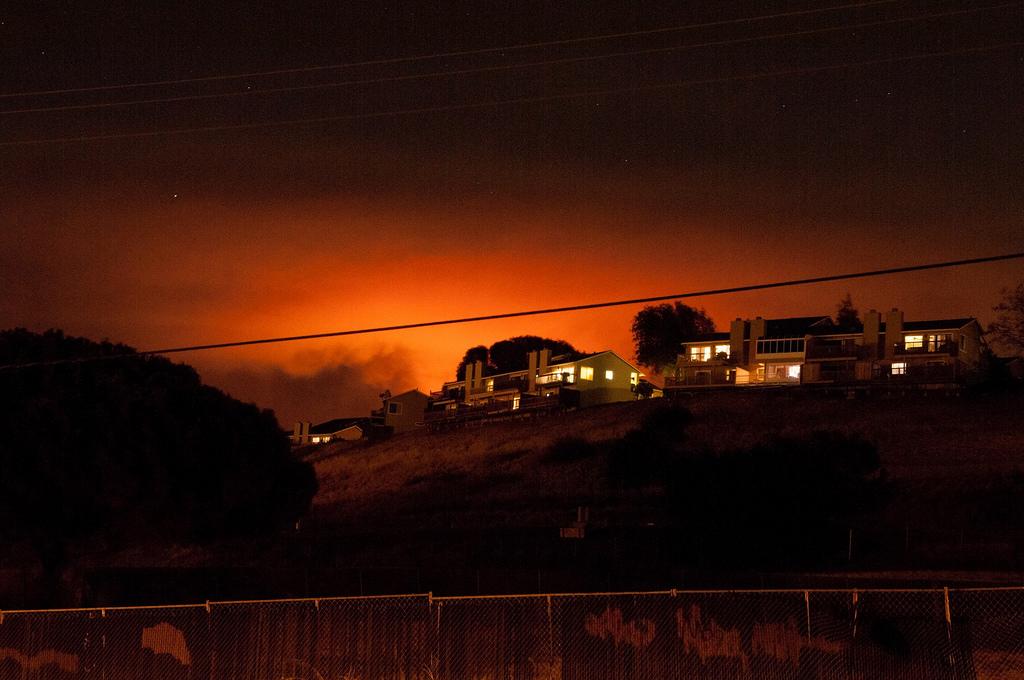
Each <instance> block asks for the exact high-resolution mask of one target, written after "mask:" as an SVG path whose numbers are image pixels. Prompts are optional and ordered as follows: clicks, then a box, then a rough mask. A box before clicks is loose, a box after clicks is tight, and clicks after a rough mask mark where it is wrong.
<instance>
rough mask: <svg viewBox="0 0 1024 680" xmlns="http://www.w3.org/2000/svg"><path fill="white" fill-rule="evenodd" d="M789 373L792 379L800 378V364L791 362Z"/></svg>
mask: <svg viewBox="0 0 1024 680" xmlns="http://www.w3.org/2000/svg"><path fill="white" fill-rule="evenodd" d="M786 373H787V375H788V377H789V378H791V379H796V380H799V379H800V364H791V365H790V366H789V369H788V370H787V372H786Z"/></svg>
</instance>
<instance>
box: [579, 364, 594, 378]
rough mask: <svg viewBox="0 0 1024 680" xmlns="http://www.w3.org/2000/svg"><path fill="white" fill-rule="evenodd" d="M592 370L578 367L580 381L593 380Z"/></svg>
mask: <svg viewBox="0 0 1024 680" xmlns="http://www.w3.org/2000/svg"><path fill="white" fill-rule="evenodd" d="M593 379H594V368H593V367H592V366H580V380H593Z"/></svg>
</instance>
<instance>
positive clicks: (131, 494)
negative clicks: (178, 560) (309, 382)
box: [0, 329, 316, 566]
mask: <svg viewBox="0 0 1024 680" xmlns="http://www.w3.org/2000/svg"><path fill="white" fill-rule="evenodd" d="M133 353H134V350H132V349H131V348H130V347H126V346H123V345H113V344H110V343H95V342H91V341H89V340H86V339H83V338H73V337H67V336H65V335H64V334H63V333H61V332H60V331H48V332H46V333H44V334H42V335H39V334H35V333H30V332H28V331H26V330H23V329H16V330H9V331H4V332H0V364H26V363H33V362H44V363H42V364H40V365H35V366H28V367H23V368H9V369H6V370H0V469H2V470H3V474H2V475H0V536H2V537H3V538H4V539H7V540H22V541H26V542H28V543H30V544H31V545H33V546H34V547H35V548H36V549H37V551H38V552H39V554H40V557H41V558H42V559H43V561H44V563H47V562H48V563H50V564H51V566H53V565H54V564H56V563H59V562H60V561H62V560H63V559H66V558H67V556H68V555H67V548H68V547H69V546H70V545H71V544H72V543H73V542H74V541H77V540H82V539H92V540H96V539H99V540H100V541H101V543H102V544H103V545H106V546H107V547H109V548H114V549H116V548H119V547H124V546H128V545H132V544H135V543H138V542H150V541H156V542H172V541H204V540H213V539H217V538H222V537H228V536H239V535H251V534H257V533H261V532H266V531H270V530H273V529H275V528H277V527H281V526H287V525H289V524H291V523H293V522H294V521H296V520H297V519H298V518H299V517H301V516H302V515H303V514H304V513H305V512H306V511H307V510H308V508H309V505H310V502H311V500H312V497H313V494H314V493H315V491H316V477H315V475H314V473H313V469H312V467H311V466H310V465H308V464H306V463H302V462H299V461H298V460H296V459H295V458H294V457H293V456H292V455H291V451H290V446H289V443H288V438H287V436H286V435H285V433H284V432H283V431H282V430H281V428H280V426H279V425H278V423H277V420H276V419H275V418H274V414H273V413H272V412H271V411H266V410H260V409H259V408H257V407H256V406H254V405H252V404H245V403H242V402H240V401H237V400H235V399H232V398H231V397H229V396H228V395H226V394H224V393H223V392H221V391H220V390H217V389H215V388H213V387H209V386H207V385H203V384H202V383H201V382H200V379H199V376H198V375H197V374H196V372H195V370H193V369H192V368H191V367H189V366H187V365H184V364H175V363H172V362H170V361H168V360H167V359H164V358H162V357H154V356H127V357H123V358H107V359H102V358H100V357H110V356H111V355H125V354H127V355H131V354H133ZM82 358H87V359H92V360H89V361H82V362H72V363H62V364H46V363H45V362H48V361H52V360H57V359H82Z"/></svg>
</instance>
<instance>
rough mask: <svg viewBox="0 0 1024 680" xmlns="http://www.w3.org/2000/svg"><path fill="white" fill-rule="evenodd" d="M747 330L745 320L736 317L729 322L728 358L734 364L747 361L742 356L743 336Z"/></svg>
mask: <svg viewBox="0 0 1024 680" xmlns="http://www.w3.org/2000/svg"><path fill="white" fill-rule="evenodd" d="M746 330H747V322H746V321H744V320H743V319H736V320H734V321H733V322H732V323H730V324H729V358H730V359H731V360H732V362H733V363H734V364H745V363H747V360H746V357H744V356H743V336H744V334H745V332H746Z"/></svg>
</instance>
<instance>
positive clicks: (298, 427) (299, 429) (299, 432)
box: [292, 422, 313, 445]
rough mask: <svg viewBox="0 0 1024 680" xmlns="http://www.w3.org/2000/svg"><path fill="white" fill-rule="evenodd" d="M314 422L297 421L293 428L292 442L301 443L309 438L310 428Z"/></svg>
mask: <svg viewBox="0 0 1024 680" xmlns="http://www.w3.org/2000/svg"><path fill="white" fill-rule="evenodd" d="M312 426H313V423H305V422H297V423H295V426H294V427H293V428H292V443H293V444H296V445H301V444H304V443H305V442H306V440H308V439H309V430H310V428H311V427H312Z"/></svg>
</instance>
